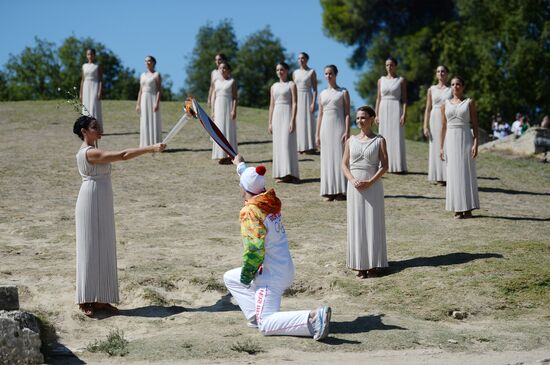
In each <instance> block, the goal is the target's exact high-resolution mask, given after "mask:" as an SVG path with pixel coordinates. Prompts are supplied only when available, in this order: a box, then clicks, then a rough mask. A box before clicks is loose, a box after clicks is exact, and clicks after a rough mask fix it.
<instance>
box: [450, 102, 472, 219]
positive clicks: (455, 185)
mask: <svg viewBox="0 0 550 365" xmlns="http://www.w3.org/2000/svg"><path fill="white" fill-rule="evenodd" d="M445 117H446V119H447V132H446V135H445V155H446V160H447V189H446V201H445V207H446V209H447V210H449V211H452V212H465V211H468V210H472V209H478V208H479V193H478V189H477V171H476V161H475V159H473V158H472V155H471V151H472V144H473V137H472V132H471V131H470V99H464V100H462V101H461V102H460V103H458V104H456V105H455V104H452V103H451V101H450V100H447V101H446V102H445Z"/></svg>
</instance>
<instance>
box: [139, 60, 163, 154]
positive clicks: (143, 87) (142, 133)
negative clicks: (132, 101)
mask: <svg viewBox="0 0 550 365" xmlns="http://www.w3.org/2000/svg"><path fill="white" fill-rule="evenodd" d="M156 64H157V60H156V59H155V57H153V56H147V57H145V66H146V67H147V71H145V72H144V73H142V74H141V77H140V78H139V94H138V98H137V103H136V111H137V112H138V114H139V115H140V118H139V121H140V123H139V146H140V147H144V146H149V145H152V144H155V143H159V142H161V141H162V123H161V119H160V90H161V83H162V81H161V77H160V73H158V72H157V71H155V66H156Z"/></svg>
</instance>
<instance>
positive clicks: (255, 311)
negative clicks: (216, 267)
mask: <svg viewBox="0 0 550 365" xmlns="http://www.w3.org/2000/svg"><path fill="white" fill-rule="evenodd" d="M240 278H241V268H240V267H238V268H236V269H233V270H229V271H227V272H226V273H225V274H224V275H223V281H224V282H225V286H226V287H227V289H229V291H230V292H231V295H233V298H235V300H236V301H237V303H238V304H239V307H241V310H242V311H243V314H244V316H245V317H246V319H247V320H248V321H250V320H252V319H254V318H256V321H257V322H258V330H259V331H260V332H261V333H262V334H263V335H264V336H275V335H279V336H305V337H311V336H313V328H311V325H310V324H309V312H310V311H309V310H302V311H292V312H279V309H280V307H281V297H282V296H283V292H284V291H285V289H286V287H285V288H281V287H278V286H277V285H276V283H272V284H271V285H268V284H265V285H262V286H256V285H254V282H252V285H251V286H250V287H248V288H247V287H246V286H245V285H244V284H242V283H241V281H240Z"/></svg>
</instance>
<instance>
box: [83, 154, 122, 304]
mask: <svg viewBox="0 0 550 365" xmlns="http://www.w3.org/2000/svg"><path fill="white" fill-rule="evenodd" d="M91 148H93V147H83V148H81V149H80V150H79V151H78V153H77V154H76V162H77V165H78V171H79V173H80V175H81V176H82V185H81V187H80V191H79V193H78V199H77V201H76V210H75V221H76V303H77V304H81V303H92V302H99V303H117V302H118V301H119V295H118V277H117V258H116V236H115V213H114V208H113V189H112V186H111V165H110V164H95V165H93V164H91V163H89V162H88V161H87V159H86V152H87V151H88V150H89V149H91Z"/></svg>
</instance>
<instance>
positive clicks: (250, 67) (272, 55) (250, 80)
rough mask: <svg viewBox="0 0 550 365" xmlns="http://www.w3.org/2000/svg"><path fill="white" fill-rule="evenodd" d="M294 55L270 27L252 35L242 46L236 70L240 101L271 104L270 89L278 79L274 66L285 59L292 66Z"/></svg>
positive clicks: (240, 102)
mask: <svg viewBox="0 0 550 365" xmlns="http://www.w3.org/2000/svg"><path fill="white" fill-rule="evenodd" d="M291 58H292V57H290V56H287V55H286V51H285V48H284V47H283V46H282V44H281V41H280V40H279V39H278V38H276V37H275V36H274V35H273V33H272V32H271V29H270V28H269V27H266V28H264V29H262V30H259V31H257V32H255V33H253V34H251V35H249V36H248V37H247V38H246V39H245V41H244V42H243V44H242V46H241V48H240V49H239V53H238V54H237V62H236V67H235V69H234V75H235V79H236V80H237V82H238V85H239V104H240V105H244V106H252V107H266V106H269V89H270V87H271V85H272V84H273V83H274V82H275V81H277V76H276V74H275V65H276V64H277V62H279V61H285V60H287V63H289V64H292V65H293V63H292V61H290V59H291Z"/></svg>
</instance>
